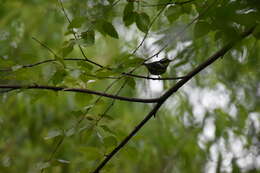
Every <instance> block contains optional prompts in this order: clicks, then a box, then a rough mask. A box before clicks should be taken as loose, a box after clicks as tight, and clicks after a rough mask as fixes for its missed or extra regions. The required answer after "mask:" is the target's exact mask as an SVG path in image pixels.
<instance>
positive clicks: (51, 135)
mask: <svg viewBox="0 0 260 173" xmlns="http://www.w3.org/2000/svg"><path fill="white" fill-rule="evenodd" d="M61 135H62V132H61V131H60V130H52V131H49V132H48V134H47V136H46V137H44V139H45V140H48V139H52V138H55V137H57V136H61Z"/></svg>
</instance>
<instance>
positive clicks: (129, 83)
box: [127, 77, 136, 89]
mask: <svg viewBox="0 0 260 173" xmlns="http://www.w3.org/2000/svg"><path fill="white" fill-rule="evenodd" d="M127 85H128V86H130V88H132V89H135V85H136V84H135V80H134V79H133V78H131V77H128V78H127Z"/></svg>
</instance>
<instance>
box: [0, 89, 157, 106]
mask: <svg viewBox="0 0 260 173" xmlns="http://www.w3.org/2000/svg"><path fill="white" fill-rule="evenodd" d="M0 88H6V89H13V90H16V89H45V90H52V91H66V92H80V93H86V94H93V95H99V96H103V97H107V98H112V99H117V100H122V101H129V102H139V103H155V102H158V100H159V99H158V98H152V99H140V98H130V97H123V96H117V95H112V94H107V93H104V92H98V91H92V90H89V89H81V88H66V87H55V86H44V85H0Z"/></svg>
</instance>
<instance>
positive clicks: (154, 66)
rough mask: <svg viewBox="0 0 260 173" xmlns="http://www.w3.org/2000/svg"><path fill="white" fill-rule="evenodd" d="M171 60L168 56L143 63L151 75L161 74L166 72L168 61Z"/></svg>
mask: <svg viewBox="0 0 260 173" xmlns="http://www.w3.org/2000/svg"><path fill="white" fill-rule="evenodd" d="M171 61H172V60H169V59H168V58H163V59H161V60H159V61H154V62H151V63H144V65H145V66H146V68H147V69H148V71H149V72H150V73H151V74H153V75H161V74H163V73H165V72H166V70H167V67H168V65H169V63H170V62H171Z"/></svg>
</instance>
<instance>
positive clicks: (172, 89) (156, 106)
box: [93, 26, 255, 173]
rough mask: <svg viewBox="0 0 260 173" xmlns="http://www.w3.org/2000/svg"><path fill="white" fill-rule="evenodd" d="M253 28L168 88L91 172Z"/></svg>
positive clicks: (97, 169) (105, 162)
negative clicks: (163, 105) (185, 85)
mask: <svg viewBox="0 0 260 173" xmlns="http://www.w3.org/2000/svg"><path fill="white" fill-rule="evenodd" d="M254 28H255V26H254V27H252V28H250V29H249V30H248V31H246V32H244V33H243V34H241V37H240V38H238V39H237V40H235V41H231V42H230V43H228V44H227V45H226V46H224V47H223V48H222V49H220V50H219V51H217V52H216V53H215V54H213V55H212V56H211V57H209V58H208V59H207V60H206V61H204V62H203V63H202V64H200V65H199V66H198V67H197V68H195V69H194V70H192V71H191V72H190V73H189V74H188V75H187V76H188V77H187V78H185V79H182V80H181V81H179V82H178V83H177V84H175V85H174V86H173V87H172V88H170V89H169V90H168V91H167V92H166V93H165V94H163V95H162V96H161V97H160V99H159V100H158V102H157V104H156V105H155V106H154V107H153V109H152V110H151V111H150V112H149V113H148V114H147V115H146V116H145V118H144V119H143V120H142V121H141V122H140V123H139V124H138V125H137V126H136V127H135V128H134V130H133V131H132V132H131V133H130V134H129V135H128V136H126V137H125V138H124V139H123V140H122V141H121V143H120V144H119V145H118V146H117V147H115V148H114V149H113V150H112V151H111V152H110V153H109V154H108V155H106V158H105V159H104V160H103V161H102V162H101V163H100V164H99V165H98V166H97V168H96V169H95V170H94V171H93V173H99V171H100V170H101V169H102V168H103V167H104V166H105V165H106V164H107V163H108V162H109V161H110V160H111V159H112V157H113V156H114V155H115V154H116V153H117V152H118V151H120V150H121V149H122V148H123V147H124V146H125V145H126V144H127V142H128V141H129V140H130V139H131V138H132V137H133V136H134V135H135V134H136V133H137V132H138V131H139V130H140V129H141V128H142V127H143V126H144V125H145V124H146V123H147V122H148V120H150V119H151V118H152V117H153V115H155V114H156V113H157V112H158V110H159V108H160V107H161V106H162V104H163V103H164V102H165V101H166V100H167V99H168V98H169V97H170V96H171V95H172V94H174V93H175V92H177V91H178V89H180V88H181V87H182V86H183V85H184V84H185V83H187V82H188V81H189V80H190V79H192V78H193V77H194V76H195V75H197V74H198V73H199V72H200V71H202V70H204V69H205V68H206V67H208V66H209V65H211V64H212V63H213V62H215V61H216V60H217V59H219V58H220V57H222V56H224V55H225V54H226V53H227V52H228V51H229V50H230V49H231V48H232V47H233V46H234V45H235V44H236V43H237V42H239V41H240V40H241V39H243V38H245V37H247V36H248V35H250V34H251V33H252V32H253V30H254Z"/></svg>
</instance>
